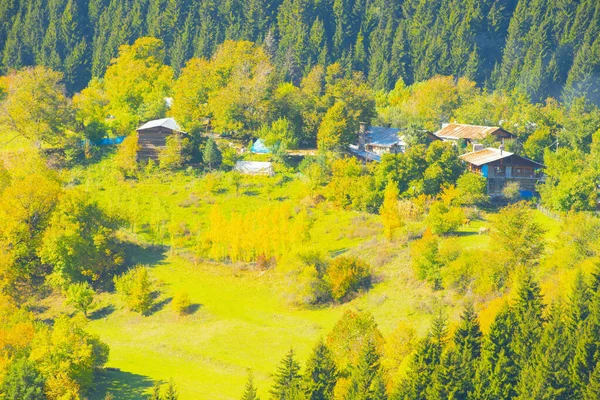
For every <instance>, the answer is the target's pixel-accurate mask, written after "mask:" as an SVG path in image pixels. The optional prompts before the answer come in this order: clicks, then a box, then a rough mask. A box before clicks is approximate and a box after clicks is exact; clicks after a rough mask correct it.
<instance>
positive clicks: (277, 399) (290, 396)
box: [271, 349, 303, 400]
mask: <svg viewBox="0 0 600 400" xmlns="http://www.w3.org/2000/svg"><path fill="white" fill-rule="evenodd" d="M271 396H272V398H273V399H274V400H298V399H302V398H303V393H302V376H301V375H300V364H298V362H297V361H296V359H295V355H294V350H293V349H290V351H289V352H288V353H287V354H286V356H285V357H284V358H283V360H281V363H280V365H279V368H278V370H277V373H276V374H275V384H274V385H273V388H272V389H271Z"/></svg>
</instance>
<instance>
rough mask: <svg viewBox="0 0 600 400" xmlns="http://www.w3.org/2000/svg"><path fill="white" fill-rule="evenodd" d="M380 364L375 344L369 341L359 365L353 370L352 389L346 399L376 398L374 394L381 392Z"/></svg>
mask: <svg viewBox="0 0 600 400" xmlns="http://www.w3.org/2000/svg"><path fill="white" fill-rule="evenodd" d="M380 362H381V361H380V355H379V353H378V351H377V347H376V345H375V342H374V341H373V340H372V339H369V340H367V341H366V342H365V343H364V345H363V348H362V350H361V354H360V358H359V360H358V364H357V365H354V366H353V368H352V375H351V377H350V389H349V391H348V395H347V396H346V399H348V400H371V399H373V398H374V393H375V392H379V391H380V388H379V384H380V378H379V376H380V375H381V365H380ZM379 395H381V394H379Z"/></svg>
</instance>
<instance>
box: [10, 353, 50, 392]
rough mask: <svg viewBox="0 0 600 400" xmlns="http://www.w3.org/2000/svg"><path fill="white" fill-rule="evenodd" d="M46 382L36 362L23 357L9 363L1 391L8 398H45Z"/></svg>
mask: <svg viewBox="0 0 600 400" xmlns="http://www.w3.org/2000/svg"><path fill="white" fill-rule="evenodd" d="M44 382H45V380H44V378H43V377H42V375H41V374H40V372H39V371H38V370H37V368H36V366H35V364H34V363H33V362H32V361H29V360H28V359H27V358H26V357H21V358H18V359H16V360H14V361H13V362H12V363H11V364H10V365H9V367H8V370H7V371H6V375H5V376H4V379H3V381H2V384H1V385H0V393H2V394H3V395H4V398H5V399H7V400H45V399H46V395H45V394H44Z"/></svg>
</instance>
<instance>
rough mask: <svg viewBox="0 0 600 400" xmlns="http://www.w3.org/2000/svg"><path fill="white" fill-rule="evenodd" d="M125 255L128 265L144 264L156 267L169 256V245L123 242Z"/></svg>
mask: <svg viewBox="0 0 600 400" xmlns="http://www.w3.org/2000/svg"><path fill="white" fill-rule="evenodd" d="M123 247H124V250H125V256H126V259H127V265H126V267H131V266H134V265H138V264H142V265H148V266H149V267H154V266H156V265H158V264H160V263H161V262H163V261H164V260H165V259H166V258H167V252H168V250H169V247H168V246H158V245H157V246H140V245H139V244H136V243H131V242H125V243H123Z"/></svg>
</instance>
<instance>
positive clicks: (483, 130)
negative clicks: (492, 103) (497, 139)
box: [434, 124, 508, 140]
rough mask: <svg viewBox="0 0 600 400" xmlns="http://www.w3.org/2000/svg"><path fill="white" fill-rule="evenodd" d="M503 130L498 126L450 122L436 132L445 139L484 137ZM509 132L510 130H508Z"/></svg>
mask: <svg viewBox="0 0 600 400" xmlns="http://www.w3.org/2000/svg"><path fill="white" fill-rule="evenodd" d="M499 130H503V129H502V128H500V127H497V126H479V125H464V124H448V125H446V126H444V127H443V128H442V129H440V130H439V131H437V132H436V133H434V135H436V136H437V137H440V138H444V139H455V140H458V139H484V138H485V137H487V136H489V135H491V134H493V133H494V132H496V131H499ZM505 132H506V131H505ZM507 133H508V132H507Z"/></svg>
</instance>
